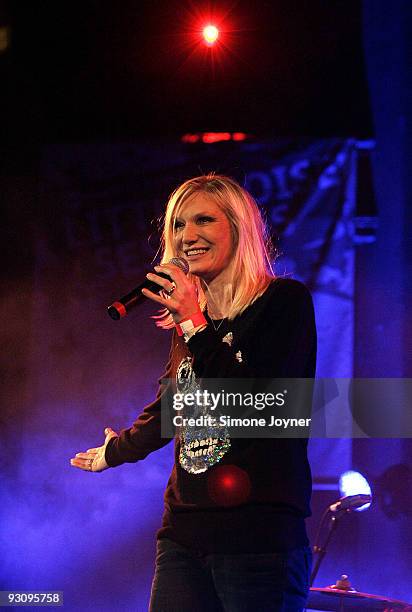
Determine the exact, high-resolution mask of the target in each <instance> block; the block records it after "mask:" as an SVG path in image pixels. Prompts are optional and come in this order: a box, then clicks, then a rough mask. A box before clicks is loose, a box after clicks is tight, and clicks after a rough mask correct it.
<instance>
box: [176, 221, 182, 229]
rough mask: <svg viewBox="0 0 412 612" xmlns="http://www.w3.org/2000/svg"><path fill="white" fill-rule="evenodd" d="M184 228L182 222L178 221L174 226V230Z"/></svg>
mask: <svg viewBox="0 0 412 612" xmlns="http://www.w3.org/2000/svg"><path fill="white" fill-rule="evenodd" d="M182 227H183V223H182V222H181V221H176V222H175V224H174V229H175V230H178V229H180V228H182Z"/></svg>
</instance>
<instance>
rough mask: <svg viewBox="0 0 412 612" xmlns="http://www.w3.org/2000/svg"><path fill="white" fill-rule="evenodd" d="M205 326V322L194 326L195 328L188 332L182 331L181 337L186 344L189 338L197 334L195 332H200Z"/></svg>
mask: <svg viewBox="0 0 412 612" xmlns="http://www.w3.org/2000/svg"><path fill="white" fill-rule="evenodd" d="M206 327H207V323H206V325H201V326H200V327H196V328H195V329H193V330H192V331H190V332H184V333H183V339H184V341H185V342H186V344H187V343H188V342H189V340H190V338H193V336H195V335H196V334H197V332H201V331H203V330H204V329H206Z"/></svg>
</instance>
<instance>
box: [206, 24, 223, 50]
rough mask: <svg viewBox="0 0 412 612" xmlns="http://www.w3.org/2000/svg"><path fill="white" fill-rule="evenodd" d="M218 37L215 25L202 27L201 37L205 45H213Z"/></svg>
mask: <svg viewBox="0 0 412 612" xmlns="http://www.w3.org/2000/svg"><path fill="white" fill-rule="evenodd" d="M218 37H219V30H218V29H217V27H216V26H214V25H212V24H209V25H207V26H205V27H204V28H203V38H204V41H205V43H206V44H207V45H209V46H211V45H214V44H215V42H216V41H217V39H218Z"/></svg>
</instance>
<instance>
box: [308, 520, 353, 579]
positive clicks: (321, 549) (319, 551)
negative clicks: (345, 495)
mask: <svg viewBox="0 0 412 612" xmlns="http://www.w3.org/2000/svg"><path fill="white" fill-rule="evenodd" d="M329 512H330V510H329V508H328V509H327V513H329ZM346 512H347V510H345V512H343V513H342V514H346ZM342 514H333V515H332V516H331V518H330V521H329V525H328V532H327V535H326V540H325V543H324V544H323V545H322V546H320V545H317V544H315V545H314V547H313V552H314V554H315V555H317V558H316V562H315V564H314V567H313V570H312V574H311V576H310V586H313V583H314V581H315V578H316V576H317V574H318V572H319V568H320V564H321V563H322V561H323V559H324V558H325V555H326V550H327V547H328V545H329V542H330V541H331V539H332V536H333V534H334V533H335V531H336V529H337V527H338V518H339V516H342ZM326 516H327V514H324V515H323V518H322V520H321V523H320V526H319V532H320V529H321V527H322V523H323V521H324V519H325V518H326Z"/></svg>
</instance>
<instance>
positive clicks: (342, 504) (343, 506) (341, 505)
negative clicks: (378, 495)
mask: <svg viewBox="0 0 412 612" xmlns="http://www.w3.org/2000/svg"><path fill="white" fill-rule="evenodd" d="M371 501H372V495H366V494H363V493H359V494H358V495H347V496H346V497H341V498H340V499H339V500H338V501H337V502H335V503H334V504H332V505H331V506H329V510H330V511H331V512H340V511H343V510H355V509H356V508H360V507H361V506H364V505H365V504H370V503H371Z"/></svg>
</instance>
